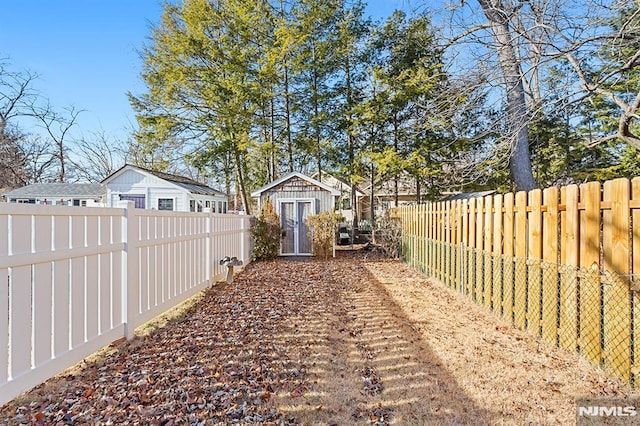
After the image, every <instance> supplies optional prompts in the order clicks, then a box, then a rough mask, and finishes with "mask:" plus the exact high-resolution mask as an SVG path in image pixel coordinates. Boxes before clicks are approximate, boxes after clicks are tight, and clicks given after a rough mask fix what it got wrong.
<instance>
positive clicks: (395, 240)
mask: <svg viewBox="0 0 640 426" xmlns="http://www.w3.org/2000/svg"><path fill="white" fill-rule="evenodd" d="M377 225H378V226H377V227H376V243H377V244H379V245H380V247H381V248H382V249H383V250H384V252H385V254H386V255H387V256H388V257H391V258H394V259H396V258H398V257H399V256H400V243H401V242H402V222H401V221H400V219H398V218H395V217H391V216H390V215H389V211H388V210H387V211H386V212H385V214H384V216H383V217H382V219H381V220H380V221H379V222H378V224H377Z"/></svg>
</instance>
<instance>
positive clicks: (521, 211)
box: [514, 191, 527, 329]
mask: <svg viewBox="0 0 640 426" xmlns="http://www.w3.org/2000/svg"><path fill="white" fill-rule="evenodd" d="M515 255H516V267H515V289H514V292H515V294H514V297H515V300H514V323H515V325H516V326H517V327H518V328H520V329H525V328H526V327H527V278H526V277H527V265H526V257H527V193H526V192H525V191H520V192H518V193H516V218H515Z"/></svg>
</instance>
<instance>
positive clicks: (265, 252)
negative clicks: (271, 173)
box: [251, 198, 281, 260]
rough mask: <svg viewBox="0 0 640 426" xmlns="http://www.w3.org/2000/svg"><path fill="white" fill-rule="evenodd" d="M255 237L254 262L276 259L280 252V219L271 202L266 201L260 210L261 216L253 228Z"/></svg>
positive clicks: (252, 232)
mask: <svg viewBox="0 0 640 426" xmlns="http://www.w3.org/2000/svg"><path fill="white" fill-rule="evenodd" d="M251 235H252V236H253V242H254V247H253V253H252V255H251V258H252V259H253V260H269V259H274V258H275V257H277V256H278V254H279V252H280V235H281V234H280V217H279V216H278V214H277V213H276V211H275V210H274V208H273V204H271V200H269V199H268V198H267V199H266V201H265V203H264V205H263V206H262V208H261V209H260V216H259V217H258V220H257V221H256V223H255V225H253V226H252V227H251Z"/></svg>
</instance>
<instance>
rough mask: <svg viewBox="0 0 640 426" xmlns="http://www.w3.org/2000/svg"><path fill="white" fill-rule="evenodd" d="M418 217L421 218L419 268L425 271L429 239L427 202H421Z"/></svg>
mask: <svg viewBox="0 0 640 426" xmlns="http://www.w3.org/2000/svg"><path fill="white" fill-rule="evenodd" d="M420 207H421V212H420V218H421V219H422V231H421V232H420V241H421V242H422V249H421V254H422V256H421V265H420V270H421V271H422V272H423V273H426V272H427V253H428V247H429V240H428V239H427V219H428V218H427V204H421V205H420Z"/></svg>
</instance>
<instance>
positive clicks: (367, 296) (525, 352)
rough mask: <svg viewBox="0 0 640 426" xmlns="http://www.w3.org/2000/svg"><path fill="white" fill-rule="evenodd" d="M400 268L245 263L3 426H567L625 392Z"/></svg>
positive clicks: (379, 263) (57, 383)
mask: <svg viewBox="0 0 640 426" xmlns="http://www.w3.org/2000/svg"><path fill="white" fill-rule="evenodd" d="M628 392H629V389H627V388H626V387H625V386H624V385H622V384H621V383H619V382H617V381H615V380H613V379H611V378H609V377H608V376H607V375H606V374H605V373H604V372H602V371H600V370H599V369H597V368H595V367H593V366H591V365H590V364H589V363H588V362H587V361H585V360H584V359H582V358H580V357H579V356H577V355H575V354H570V353H567V352H565V351H562V350H560V349H557V348H552V347H549V346H546V345H544V344H542V343H541V342H540V341H539V340H538V339H536V338H534V337H531V336H529V335H528V334H526V333H524V332H521V331H519V330H517V329H515V328H513V327H512V326H511V325H510V324H508V323H505V322H504V321H502V320H500V319H498V318H496V317H494V316H493V315H492V314H490V313H489V312H486V311H485V310H484V309H483V308H481V307H478V306H475V305H473V304H472V303H471V302H469V301H467V300H465V299H462V298H461V297H460V296H458V295H457V294H455V293H453V292H451V291H450V290H449V289H447V288H445V287H443V286H442V285H440V284H439V283H436V282H434V281H431V280H429V279H426V278H424V277H423V276H421V275H420V274H418V273H416V272H415V271H414V270H412V269H411V268H410V267H409V266H407V265H405V264H402V263H401V262H399V261H390V260H384V259H379V258H376V257H375V256H373V255H372V254H371V253H368V252H365V251H356V252H340V253H338V257H337V258H336V259H332V260H329V261H322V260H318V259H278V260H276V261H272V262H261V263H254V264H251V265H249V266H248V267H247V268H246V269H245V270H244V271H243V272H242V273H241V274H240V275H238V276H237V277H236V280H235V282H234V283H232V284H224V285H223V284H221V285H218V286H216V287H214V288H213V289H211V290H207V291H206V292H204V293H203V294H202V295H201V296H200V297H199V298H197V300H195V301H194V303H192V304H191V305H190V306H189V307H188V308H187V309H186V310H184V311H183V312H181V313H180V314H179V315H178V316H176V317H175V318H173V319H171V320H168V321H165V322H159V323H157V324H156V325H155V326H150V327H147V328H146V329H145V330H142V331H141V333H140V335H139V336H138V337H136V338H135V339H134V340H132V341H129V342H121V343H118V344H115V345H112V346H111V347H109V348H107V349H106V350H104V351H102V352H101V353H100V354H98V355H96V356H94V357H92V358H91V359H89V360H87V361H86V362H84V363H82V364H81V365H79V366H77V367H75V368H73V369H71V370H69V371H67V372H65V373H63V374H61V375H59V376H57V377H55V378H53V379H51V380H49V381H47V382H46V383H45V384H43V385H41V386H39V387H37V388H36V389H34V390H32V391H31V392H29V393H27V394H25V395H22V396H21V397H19V398H17V399H16V400H14V401H13V402H11V403H9V404H7V405H5V406H4V407H2V408H1V409H0V413H1V414H0V425H4V424H11V425H14V424H159V425H172V424H265V425H289V424H318V425H320V424H323V425H345V424H363V425H364V424H375V425H387V424H399V425H408V424H411V425H420V424H423V425H439V424H442V425H448V424H452V425H454V424H469V425H479V424H514V425H520V424H572V423H575V404H574V398H575V397H576V396H579V395H607V396H611V395H625V394H627V393H628Z"/></svg>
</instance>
